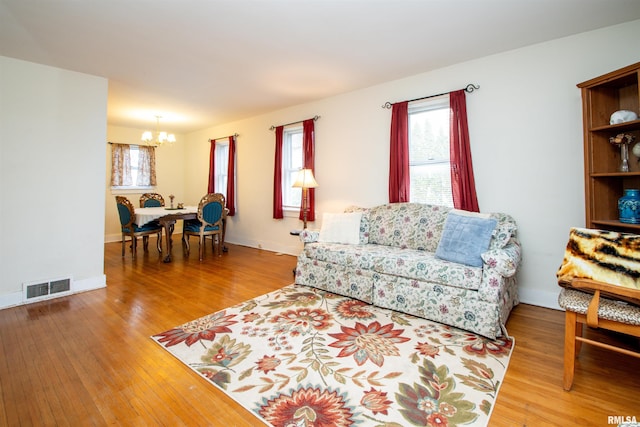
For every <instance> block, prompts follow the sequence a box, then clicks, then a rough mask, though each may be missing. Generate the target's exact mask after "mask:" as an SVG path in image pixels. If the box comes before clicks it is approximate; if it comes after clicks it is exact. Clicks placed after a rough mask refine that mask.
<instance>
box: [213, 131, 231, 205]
mask: <svg viewBox="0 0 640 427" xmlns="http://www.w3.org/2000/svg"><path fill="white" fill-rule="evenodd" d="M214 155H215V158H214V162H215V166H214V170H215V176H214V177H213V185H214V192H216V193H222V194H224V198H225V200H226V199H227V180H228V176H229V142H216V150H215V154H214Z"/></svg>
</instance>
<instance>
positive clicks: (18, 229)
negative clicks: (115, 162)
mask: <svg viewBox="0 0 640 427" xmlns="http://www.w3.org/2000/svg"><path fill="white" fill-rule="evenodd" d="M106 114H107V80H106V79H103V78H100V77H94V76H89V75H86V74H80V73H75V72H71V71H66V70H61V69H58V68H53V67H48V66H42V65H38V64H34V63H29V62H25V61H18V60H15V59H12V58H7V57H0V236H1V237H0V239H1V243H0V272H1V274H0V307H6V306H9V305H14V304H20V303H21V302H22V285H23V283H25V282H32V281H41V280H50V279H57V278H61V277H69V276H71V277H72V278H73V279H74V288H75V289H76V290H86V289H94V288H98V287H103V286H104V285H105V276H104V221H103V217H104V211H105V206H104V194H103V193H102V191H101V189H102V188H104V177H105V173H104V167H105V163H104V143H105V135H106Z"/></svg>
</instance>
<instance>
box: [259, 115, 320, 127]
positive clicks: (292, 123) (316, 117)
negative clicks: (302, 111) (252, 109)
mask: <svg viewBox="0 0 640 427" xmlns="http://www.w3.org/2000/svg"><path fill="white" fill-rule="evenodd" d="M319 118H320V116H313V121H314V122H315V121H316V120H318V119H319ZM302 122H304V120H298V121H297V122H291V123H287V124H286V125H280V126H289V125H295V124H296V123H302ZM276 127H277V126H273V125H271V127H270V128H269V130H274V129H275V128H276Z"/></svg>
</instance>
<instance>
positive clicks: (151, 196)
mask: <svg viewBox="0 0 640 427" xmlns="http://www.w3.org/2000/svg"><path fill="white" fill-rule="evenodd" d="M160 206H164V198H163V197H162V195H160V194H158V193H144V194H143V195H142V196H140V207H141V208H157V207H160Z"/></svg>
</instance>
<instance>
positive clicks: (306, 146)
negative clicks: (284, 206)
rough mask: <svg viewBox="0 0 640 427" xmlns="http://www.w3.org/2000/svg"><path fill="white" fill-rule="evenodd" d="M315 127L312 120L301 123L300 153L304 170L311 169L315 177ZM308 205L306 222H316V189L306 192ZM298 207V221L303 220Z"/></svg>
mask: <svg viewBox="0 0 640 427" xmlns="http://www.w3.org/2000/svg"><path fill="white" fill-rule="evenodd" d="M314 145H315V125H314V120H313V119H308V120H305V121H304V122H302V151H303V156H304V159H303V162H304V163H303V164H304V168H305V169H311V172H313V174H314V175H315V160H314V158H315V156H314V151H315V149H314ZM308 198H309V204H308V205H307V206H308V208H309V211H308V212H307V221H315V220H316V189H315V188H309V190H308ZM303 205H304V204H301V205H300V206H301V207H300V219H301V220H302V219H303V215H302V206H303Z"/></svg>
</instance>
